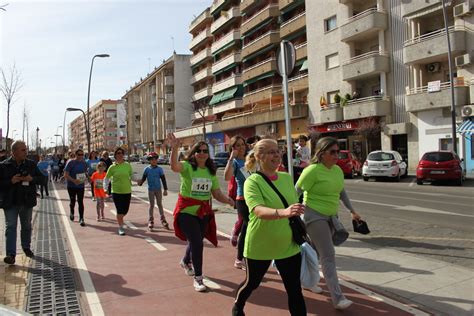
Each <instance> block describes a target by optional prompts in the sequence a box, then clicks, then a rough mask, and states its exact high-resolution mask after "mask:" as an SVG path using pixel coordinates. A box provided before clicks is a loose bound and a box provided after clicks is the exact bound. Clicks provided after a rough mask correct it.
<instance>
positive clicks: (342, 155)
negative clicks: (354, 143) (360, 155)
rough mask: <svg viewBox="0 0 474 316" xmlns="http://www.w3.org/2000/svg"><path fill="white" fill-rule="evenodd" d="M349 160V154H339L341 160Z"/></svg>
mask: <svg viewBox="0 0 474 316" xmlns="http://www.w3.org/2000/svg"><path fill="white" fill-rule="evenodd" d="M347 158H349V153H347V152H339V159H347Z"/></svg>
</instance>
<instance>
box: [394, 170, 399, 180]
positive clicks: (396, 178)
mask: <svg viewBox="0 0 474 316" xmlns="http://www.w3.org/2000/svg"><path fill="white" fill-rule="evenodd" d="M394 181H395V182H400V171H399V172H398V174H397V176H396V177H395V178H394Z"/></svg>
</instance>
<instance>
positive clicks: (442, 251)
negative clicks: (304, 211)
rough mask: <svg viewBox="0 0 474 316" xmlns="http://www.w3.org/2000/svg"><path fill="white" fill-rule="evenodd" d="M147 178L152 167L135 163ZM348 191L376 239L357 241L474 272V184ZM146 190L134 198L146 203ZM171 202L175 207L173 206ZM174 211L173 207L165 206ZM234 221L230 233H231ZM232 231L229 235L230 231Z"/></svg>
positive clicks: (387, 185) (405, 183)
mask: <svg viewBox="0 0 474 316" xmlns="http://www.w3.org/2000/svg"><path fill="white" fill-rule="evenodd" d="M132 165H133V168H134V172H137V173H138V174H140V175H141V173H142V171H143V168H144V167H145V166H146V165H142V164H140V163H132ZM162 167H163V169H164V170H165V173H166V177H167V182H168V187H169V190H170V191H173V192H177V191H178V190H179V175H178V174H176V173H173V172H172V171H171V170H170V169H169V166H167V165H164V166H162ZM218 176H219V180H220V183H221V187H222V188H224V190H226V189H227V183H226V182H225V181H224V179H223V169H219V170H218ZM346 190H347V192H348V194H349V196H350V198H351V201H352V203H353V206H354V208H355V209H356V210H357V211H358V212H359V213H360V214H361V216H362V217H363V218H364V219H365V220H366V221H367V222H368V224H369V227H370V230H371V233H370V234H369V235H359V234H356V233H351V238H354V239H360V240H363V241H365V242H368V243H371V244H374V245H378V246H383V247H388V248H391V249H396V250H399V251H402V252H406V253H410V254H414V255H420V256H424V257H428V258H430V259H435V260H441V261H445V262H449V263H453V264H457V265H460V266H464V267H467V268H472V267H474V229H473V227H474V206H473V205H474V181H472V180H468V181H466V182H465V183H464V185H463V186H462V187H458V186H455V185H453V184H449V183H446V184H435V185H432V184H424V185H422V186H419V185H417V184H416V183H415V179H414V178H413V177H408V178H405V179H402V181H401V182H399V183H394V182H390V181H373V180H371V181H369V182H364V181H362V179H360V178H359V179H357V178H356V179H351V180H349V179H348V180H346ZM145 192H146V186H143V187H135V188H134V193H136V194H137V195H139V196H140V197H143V198H146V193H145ZM167 202H171V204H172V201H167ZM166 204H168V205H170V204H169V203H165V206H166ZM340 215H341V218H342V221H343V223H344V224H345V225H346V226H348V227H347V228H348V229H349V230H350V231H352V228H351V227H350V226H351V224H350V216H349V214H348V212H346V211H344V207H343V206H341V212H340ZM234 220H235V217H234V216H229V217H228V220H226V221H227V222H225V223H223V224H224V226H225V227H231V225H232V223H233V221H234ZM227 230H228V229H227Z"/></svg>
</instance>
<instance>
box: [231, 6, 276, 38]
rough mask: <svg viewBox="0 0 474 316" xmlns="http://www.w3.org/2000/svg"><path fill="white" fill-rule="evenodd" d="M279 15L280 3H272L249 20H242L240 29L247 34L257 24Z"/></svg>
mask: <svg viewBox="0 0 474 316" xmlns="http://www.w3.org/2000/svg"><path fill="white" fill-rule="evenodd" d="M279 15H280V9H278V4H273V3H271V4H269V5H268V6H266V7H265V8H263V9H262V10H260V11H258V12H257V13H255V14H254V15H253V16H252V17H251V18H249V19H248V20H246V21H244V22H242V25H241V26H240V31H241V32H242V34H245V33H247V32H248V31H250V30H251V29H253V28H254V27H256V26H257V25H259V24H261V23H262V22H264V21H266V20H268V19H270V18H273V17H277V16H279Z"/></svg>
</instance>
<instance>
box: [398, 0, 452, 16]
mask: <svg viewBox="0 0 474 316" xmlns="http://www.w3.org/2000/svg"><path fill="white" fill-rule="evenodd" d="M443 1H444V0H443ZM447 2H448V3H446V5H447V6H448V5H450V3H449V2H451V1H447ZM436 5H437V6H438V7H441V0H427V1H406V2H404V3H403V5H402V15H403V16H404V17H406V16H407V15H412V14H414V13H417V12H420V11H423V10H425V9H428V8H430V7H434V8H436ZM430 9H431V8H430Z"/></svg>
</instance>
